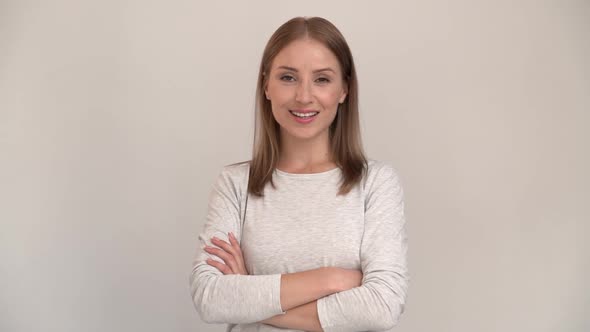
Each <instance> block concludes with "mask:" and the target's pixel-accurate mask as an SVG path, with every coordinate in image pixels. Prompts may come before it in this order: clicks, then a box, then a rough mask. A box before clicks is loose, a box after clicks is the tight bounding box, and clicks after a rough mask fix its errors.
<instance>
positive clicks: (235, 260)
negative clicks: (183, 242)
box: [204, 233, 249, 275]
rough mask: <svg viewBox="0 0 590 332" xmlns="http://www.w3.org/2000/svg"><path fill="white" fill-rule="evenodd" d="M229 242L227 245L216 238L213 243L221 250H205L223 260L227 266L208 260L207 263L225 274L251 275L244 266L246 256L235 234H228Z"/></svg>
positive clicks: (212, 240) (207, 248) (212, 248)
mask: <svg viewBox="0 0 590 332" xmlns="http://www.w3.org/2000/svg"><path fill="white" fill-rule="evenodd" d="M228 238H229V242H230V243H227V242H225V241H223V240H220V239H218V238H216V237H213V238H212V239H211V243H213V244H214V245H216V246H218V247H219V248H221V249H219V248H215V247H209V246H206V247H205V248H204V250H205V251H206V252H208V253H210V254H211V255H215V256H217V257H219V258H221V259H222V260H223V261H224V262H225V264H223V263H221V262H218V261H216V260H213V259H207V263H208V264H209V265H212V266H214V267H216V268H217V269H218V270H219V271H221V273H223V274H244V275H249V273H248V270H246V266H245V265H244V255H243V254H242V249H241V248H240V244H239V243H238V240H236V238H235V237H234V236H233V233H229V234H228Z"/></svg>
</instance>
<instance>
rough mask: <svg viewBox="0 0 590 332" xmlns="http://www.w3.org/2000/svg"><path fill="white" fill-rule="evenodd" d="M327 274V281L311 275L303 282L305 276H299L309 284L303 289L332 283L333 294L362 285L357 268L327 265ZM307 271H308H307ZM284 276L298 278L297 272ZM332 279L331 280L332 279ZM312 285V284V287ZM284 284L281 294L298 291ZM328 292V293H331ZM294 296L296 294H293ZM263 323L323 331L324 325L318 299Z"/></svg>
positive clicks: (361, 276) (331, 292)
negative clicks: (321, 320)
mask: <svg viewBox="0 0 590 332" xmlns="http://www.w3.org/2000/svg"><path fill="white" fill-rule="evenodd" d="M324 270H325V272H326V274H327V277H328V279H327V281H326V279H324V280H322V279H321V278H317V277H316V278H315V279H313V278H311V277H313V276H310V278H309V279H310V280H309V281H308V282H303V281H304V280H303V278H301V277H299V279H300V281H302V283H301V284H302V285H305V284H307V286H306V287H304V288H303V289H301V291H303V292H305V291H307V290H306V288H310V289H313V288H314V284H322V283H324V284H326V283H327V285H331V287H329V288H331V289H332V290H331V291H330V293H329V294H333V293H337V292H342V291H345V290H348V289H351V288H354V287H358V286H360V285H361V281H362V278H363V274H362V273H361V272H360V271H357V270H351V269H342V268H337V267H327V268H324ZM305 273H306V272H305ZM326 274H325V275H324V278H325V277H326ZM283 276H291V277H293V279H297V274H291V275H283ZM330 280H331V281H330ZM310 285H312V286H311V287H310ZM283 286H287V285H286V284H282V285H281V296H282V295H283V294H284V292H283V290H284V291H285V292H289V291H291V292H293V291H297V290H296V289H295V287H291V289H289V287H288V286H287V287H285V288H283ZM329 294H326V295H329ZM292 296H293V297H294V296H296V295H292ZM261 323H264V324H269V325H273V326H276V327H281V328H287V329H297V330H304V331H323V329H322V327H321V323H320V320H319V316H318V312H317V301H316V300H313V301H311V302H308V303H305V304H303V305H300V306H298V307H295V308H292V309H290V310H288V311H287V313H286V314H283V315H277V316H274V317H271V318H269V319H265V320H264V321H262V322H261Z"/></svg>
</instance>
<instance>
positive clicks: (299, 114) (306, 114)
mask: <svg viewBox="0 0 590 332" xmlns="http://www.w3.org/2000/svg"><path fill="white" fill-rule="evenodd" d="M289 113H291V114H292V115H293V116H295V117H297V118H300V119H310V118H313V117H315V116H316V115H318V114H319V113H320V112H316V111H304V112H298V111H292V110H289Z"/></svg>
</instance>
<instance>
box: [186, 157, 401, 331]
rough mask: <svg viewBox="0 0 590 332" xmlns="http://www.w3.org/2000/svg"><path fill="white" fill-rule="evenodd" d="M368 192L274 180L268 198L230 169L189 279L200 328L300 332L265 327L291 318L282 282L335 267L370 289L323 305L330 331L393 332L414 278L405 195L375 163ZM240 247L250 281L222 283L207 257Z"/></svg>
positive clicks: (312, 181) (281, 176)
mask: <svg viewBox="0 0 590 332" xmlns="http://www.w3.org/2000/svg"><path fill="white" fill-rule="evenodd" d="M368 166H369V167H368V172H367V174H366V176H365V177H364V178H363V180H362V182H361V183H360V185H358V186H355V187H354V189H353V190H352V191H350V192H349V193H348V194H347V195H345V196H342V195H340V196H338V195H337V192H338V188H339V185H340V177H341V171H340V169H339V168H335V169H332V170H329V171H325V172H321V173H313V174H293V173H286V172H283V171H280V170H278V169H277V170H275V172H274V173H273V179H274V183H275V185H276V188H273V187H272V186H271V185H270V184H267V186H266V187H265V189H264V197H262V198H259V197H256V196H253V195H248V194H247V184H248V171H249V165H248V164H247V163H243V164H238V165H230V166H225V167H224V168H223V169H222V170H221V172H220V174H219V176H218V178H217V180H216V181H215V184H214V186H213V189H212V190H211V194H210V197H209V205H208V212H207V217H206V223H205V225H204V227H203V229H202V230H201V232H200V234H199V236H198V240H199V243H198V248H197V252H196V254H195V260H194V262H193V269H192V272H191V275H190V287H191V292H192V298H193V302H194V305H195V308H196V309H197V311H198V313H199V315H200V316H201V319H202V320H204V321H205V322H208V323H226V324H228V325H227V331H232V332H236V331H282V332H285V331H299V330H290V329H280V328H276V327H273V326H270V325H266V324H261V323H259V322H260V321H262V320H264V319H267V318H270V317H272V316H274V315H278V314H282V313H283V311H282V309H281V303H280V287H281V285H280V282H281V274H283V273H292V272H299V271H305V270H310V269H316V268H319V267H327V266H335V267H341V268H348V269H357V270H361V271H362V272H363V280H362V285H361V286H360V287H356V288H353V289H350V290H347V291H343V292H340V293H335V294H332V295H329V296H326V297H323V298H320V299H318V300H317V308H318V315H319V319H320V323H321V325H322V328H323V329H324V331H338V332H341V331H391V330H392V328H393V326H394V325H395V324H396V323H397V321H398V319H399V316H400V315H401V313H402V312H403V311H404V305H405V299H406V292H407V288H408V281H409V275H408V270H407V262H406V256H407V236H406V229H405V217H404V199H403V197H404V194H403V189H402V186H401V183H400V179H399V176H398V174H397V172H396V170H395V169H394V168H393V167H391V166H390V165H388V164H386V163H383V162H380V161H375V160H369V164H368ZM228 232H233V233H234V234H235V235H236V237H237V238H238V239H239V242H240V247H241V249H242V252H243V255H244V260H245V264H246V268H247V270H248V272H249V273H250V275H223V274H222V273H221V272H220V271H219V270H217V269H216V268H215V267H213V266H211V265H209V264H207V263H206V261H205V260H206V259H207V258H212V259H215V260H218V261H220V262H223V261H222V260H221V259H220V258H219V257H217V256H214V255H211V254H209V253H207V252H205V251H204V250H203V246H204V245H205V244H207V245H209V246H214V245H213V244H212V243H211V238H212V237H213V236H216V237H218V238H220V239H222V240H224V241H226V242H228V243H229V240H228Z"/></svg>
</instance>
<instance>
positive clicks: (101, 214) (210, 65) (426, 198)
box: [0, 0, 590, 332]
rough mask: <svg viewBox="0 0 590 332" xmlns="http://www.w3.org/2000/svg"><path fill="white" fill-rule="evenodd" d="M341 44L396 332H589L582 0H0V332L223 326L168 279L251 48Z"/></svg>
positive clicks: (587, 35)
mask: <svg viewBox="0 0 590 332" xmlns="http://www.w3.org/2000/svg"><path fill="white" fill-rule="evenodd" d="M294 16H322V17H325V18H327V19H329V20H330V21H332V22H333V23H334V24H335V25H336V26H337V27H338V28H339V29H340V30H341V31H342V33H343V34H344V36H345V37H346V39H347V40H348V42H349V44H350V47H351V49H352V52H353V55H354V57H355V61H356V64H357V70H358V76H359V80H360V112H361V121H362V129H363V137H364V144H365V147H366V150H367V152H368V155H369V156H370V157H371V158H373V159H379V160H384V161H387V162H390V163H391V164H392V165H393V166H394V167H395V168H396V169H397V170H398V172H399V174H400V176H401V179H402V182H403V185H404V188H405V192H406V197H405V198H406V213H407V216H406V217H407V220H408V232H409V240H410V242H409V245H410V250H409V267H410V274H411V281H410V288H409V294H408V299H407V307H406V312H405V313H404V314H403V316H402V319H401V322H400V324H399V326H398V328H397V330H398V331H400V332H401V331H405V332H410V331H412V332H423V331H445V332H446V331H448V332H468V331H479V332H488V331H519V332H521V331H527V332H529V331H530V332H533V331H535V332H539V331H560V332H561V331H565V332H570V331H572V332H574V331H575V332H583V331H589V330H590V318H589V317H590V286H588V280H590V244H589V242H588V240H587V239H588V236H589V235H590V225H589V223H590V211H589V206H590V204H589V203H590V189H589V188H590V176H589V175H588V171H589V170H590V147H589V145H590V144H589V142H590V134H589V131H590V130H589V129H590V128H589V126H590V114H589V113H590V2H589V1H582V0H580V1H566V0H555V1H548V0H547V1H493V0H490V1H467V0H465V1H459V0H454V1H436V0H422V1H382V2H376V1H371V2H369V1H366V2H361V1H356V2H344V1H298V2H284V1H234V2H226V1H218V2H213V1H211V2H198V1H36V2H33V1H6V0H4V1H0V226H1V228H0V331H2V332H5V331H6V332H30V331H143V332H147V331H186V332H188V331H223V330H224V325H208V324H204V323H202V322H201V321H200V319H199V317H198V315H197V313H196V311H195V309H194V308H193V304H192V302H191V298H190V292H189V285H188V277H189V273H190V270H191V263H192V258H193V254H194V252H195V248H196V246H197V235H198V233H199V231H200V230H201V228H202V226H203V223H204V217H205V213H206V208H207V198H208V195H209V190H210V188H211V184H212V182H213V180H214V179H215V177H216V176H217V174H218V172H219V170H220V169H221V167H222V166H223V165H226V164H229V163H233V162H237V161H241V160H246V159H248V158H249V157H250V152H251V144H252V136H253V125H254V91H255V84H256V74H257V70H258V65H259V61H260V57H261V54H262V50H263V48H264V46H265V43H266V41H267V40H268V38H269V37H270V35H271V34H272V32H273V31H274V30H275V29H276V28H278V26H279V25H280V24H282V23H283V22H285V21H286V20H288V19H290V18H292V17H294Z"/></svg>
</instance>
